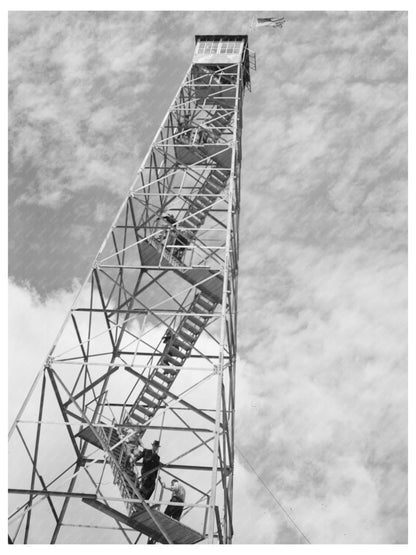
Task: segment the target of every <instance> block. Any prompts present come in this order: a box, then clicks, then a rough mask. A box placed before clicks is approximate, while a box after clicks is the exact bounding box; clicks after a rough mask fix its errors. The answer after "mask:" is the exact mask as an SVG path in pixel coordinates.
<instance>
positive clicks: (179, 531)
mask: <svg viewBox="0 0 416 555" xmlns="http://www.w3.org/2000/svg"><path fill="white" fill-rule="evenodd" d="M82 501H83V502H84V503H86V504H87V505H90V506H91V507H94V509H97V510H99V511H101V512H102V513H104V514H106V515H108V516H110V517H112V518H114V519H115V520H117V521H118V522H122V523H123V524H125V525H127V526H130V528H132V529H133V530H137V531H138V532H142V533H143V534H145V535H146V536H148V537H149V538H152V539H154V540H156V541H157V542H159V543H168V541H167V540H166V539H165V537H164V535H163V534H162V533H161V531H160V530H159V528H158V527H157V525H156V524H155V522H153V520H152V518H151V517H150V515H149V513H148V512H147V511H146V509H145V508H144V507H143V506H141V505H139V504H138V505H137V510H136V511H135V513H134V515H133V516H131V517H129V516H127V515H125V514H123V513H121V512H120V511H117V510H116V509H113V508H112V507H109V506H108V505H105V504H104V503H101V502H100V501H98V500H96V499H89V498H83V499H82ZM149 511H150V512H151V513H152V516H153V517H154V518H155V520H156V522H158V523H159V524H160V525H161V526H162V527H163V530H164V531H165V532H166V534H167V535H168V536H169V539H170V541H171V542H172V543H175V544H192V543H198V542H200V541H202V540H203V539H204V536H202V535H201V534H200V533H199V532H196V531H195V530H192V528H189V526H186V525H185V524H181V523H180V522H178V521H177V520H174V519H173V518H171V517H170V516H166V515H165V514H163V513H161V512H160V511H158V510H156V509H151V508H150V507H149Z"/></svg>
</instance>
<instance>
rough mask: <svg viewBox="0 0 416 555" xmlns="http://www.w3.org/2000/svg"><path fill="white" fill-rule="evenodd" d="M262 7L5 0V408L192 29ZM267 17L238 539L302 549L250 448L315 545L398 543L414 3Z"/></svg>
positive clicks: (80, 267)
mask: <svg viewBox="0 0 416 555" xmlns="http://www.w3.org/2000/svg"><path fill="white" fill-rule="evenodd" d="M252 15H253V13H251V12H223V13H218V12H133V13H125V12H68V13H65V12H60V13H59V12H57V13H47V12H46V13H42V12H32V13H29V12H21V13H11V14H10V17H9V84H10V101H9V102H10V104H9V107H10V110H9V123H10V135H9V136H10V168H9V171H10V182H9V247H10V251H9V274H10V288H9V299H10V301H9V313H10V320H9V330H10V343H9V349H10V355H9V356H10V378H9V388H10V403H9V409H10V410H9V413H10V416H11V417H13V416H14V415H15V414H16V410H17V407H18V405H19V403H20V402H21V401H22V399H23V395H24V393H25V388H26V387H28V386H29V384H30V382H31V380H32V379H33V376H34V375H35V374H36V372H37V371H38V369H39V367H40V365H41V364H42V361H43V358H44V356H45V354H46V351H47V350H48V348H49V346H50V344H51V342H52V340H53V338H54V337H55V335H56V333H57V331H58V329H59V326H60V324H61V323H62V320H63V318H64V316H65V313H66V310H67V309H68V308H69V305H70V304H71V301H72V299H73V296H74V293H75V291H76V290H77V287H78V284H79V282H80V280H83V278H84V277H85V275H86V273H87V270H88V267H89V264H90V263H91V262H92V259H93V258H94V256H95V254H96V252H97V250H98V248H99V246H100V244H101V242H102V239H103V235H104V233H105V232H106V230H107V229H108V226H109V225H110V223H111V221H112V218H113V216H114V214H115V212H116V210H117V209H118V207H119V205H120V203H121V201H122V199H123V197H124V196H125V194H126V192H127V190H128V188H129V185H130V183H131V182H132V180H133V177H134V173H135V170H136V169H137V168H138V166H139V165H140V162H141V160H142V158H143V156H144V155H145V153H146V150H147V148H148V146H149V144H150V142H151V140H152V138H153V136H154V134H155V131H156V129H157V127H158V125H159V124H160V121H161V119H162V117H163V115H164V114H165V112H166V110H167V108H168V106H169V104H170V102H171V100H172V98H173V95H174V94H175V92H176V90H177V88H178V86H179V84H180V82H181V80H182V78H183V76H184V73H185V71H186V70H187V68H188V66H189V64H190V61H191V58H192V51H193V43H194V38H193V37H194V35H195V34H209V33H229V34H233V33H235V34H241V33H246V32H248V28H249V24H250V20H251V17H252ZM267 15H276V16H281V15H284V16H285V18H286V19H287V23H286V25H285V27H284V28H283V29H281V30H274V29H263V30H258V31H255V32H252V33H250V37H249V42H250V48H252V49H253V50H255V52H256V54H257V71H256V72H255V73H254V74H253V75H252V92H251V93H247V95H246V97H245V108H244V133H243V153H244V156H243V157H244V161H243V175H242V195H243V197H242V213H241V245H240V268H241V270H240V282H239V283H240V285H239V309H240V311H239V312H240V315H239V363H238V384H237V402H238V413H237V420H236V421H237V440H236V441H237V447H238V449H239V451H237V470H236V482H235V490H234V494H235V505H236V517H235V542H236V543H262V544H267V543H269V544H273V543H302V542H304V539H303V538H302V537H301V536H300V534H299V533H298V532H297V531H296V529H295V528H294V526H293V525H292V524H291V523H290V521H288V519H287V518H286V517H285V515H284V514H283V513H282V511H281V510H280V509H279V507H278V505H277V503H276V502H275V500H274V499H273V498H272V496H271V495H270V493H269V492H268V491H266V489H265V488H264V487H263V485H262V484H261V482H260V481H259V480H258V479H257V477H256V475H255V474H254V473H253V471H252V469H251V467H250V466H249V465H248V464H247V462H246V459H247V460H248V461H249V462H250V465H251V466H252V467H253V468H254V469H255V471H256V473H257V474H258V475H259V476H260V477H261V478H262V480H264V482H265V483H266V484H267V486H268V488H269V489H270V491H271V492H272V494H273V495H274V496H275V497H276V498H277V499H278V500H279V501H280V502H281V503H282V504H283V505H284V506H285V508H286V509H287V511H288V513H289V514H290V515H291V517H292V518H293V519H295V521H296V522H297V524H298V525H299V527H300V528H301V529H302V531H303V532H304V534H305V535H306V536H307V537H308V539H309V541H310V542H311V543H312V544H319V543H338V544H340V543H406V542H407V374H406V367H407V325H406V319H407V297H406V292H407V15H406V13H404V12H378V13H376V12H360V13H358V12H329V13H324V12H293V13H290V12H278V13H277V12H276V13H272V12H257V13H256V16H259V17H261V16H263V17H264V16H267ZM28 353H29V354H30V357H29V358H30V361H31V364H30V366H28V364H27V361H28ZM17 384H19V387H17ZM240 453H242V454H243V455H241V454H240ZM248 508H249V510H248ZM249 523H250V526H249V525H248V524H249Z"/></svg>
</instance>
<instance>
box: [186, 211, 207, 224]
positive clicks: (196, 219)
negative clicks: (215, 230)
mask: <svg viewBox="0 0 416 555" xmlns="http://www.w3.org/2000/svg"><path fill="white" fill-rule="evenodd" d="M203 219H204V218H203V217H202V218H201V216H200V214H190V215H189V216H188V217H187V221H188V222H189V223H191V224H192V225H193V226H194V227H199V226H200V225H201V224H202V222H203Z"/></svg>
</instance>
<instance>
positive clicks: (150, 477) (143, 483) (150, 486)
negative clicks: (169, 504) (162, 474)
mask: <svg viewBox="0 0 416 555" xmlns="http://www.w3.org/2000/svg"><path fill="white" fill-rule="evenodd" d="M159 447H160V444H159V441H158V440H157V439H155V440H154V442H153V443H152V448H151V449H146V448H143V450H142V451H141V452H140V453H139V454H138V455H135V456H134V460H133V464H137V463H138V461H140V460H141V459H143V463H142V470H141V476H140V477H139V478H138V481H137V487H138V488H139V492H140V495H141V496H142V497H143V498H144V499H149V498H150V497H151V495H152V493H153V491H154V489H155V485H156V478H157V473H158V470H159V466H160V457H159V455H158V451H159Z"/></svg>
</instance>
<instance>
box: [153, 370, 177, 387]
mask: <svg viewBox="0 0 416 555" xmlns="http://www.w3.org/2000/svg"><path fill="white" fill-rule="evenodd" d="M153 377H154V378H158V379H159V380H162V381H164V382H168V383H171V382H173V378H170V377H169V376H168V375H166V374H161V373H160V372H159V371H157V372H155V374H154V376H153ZM153 383H155V382H153ZM155 385H156V384H155Z"/></svg>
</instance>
